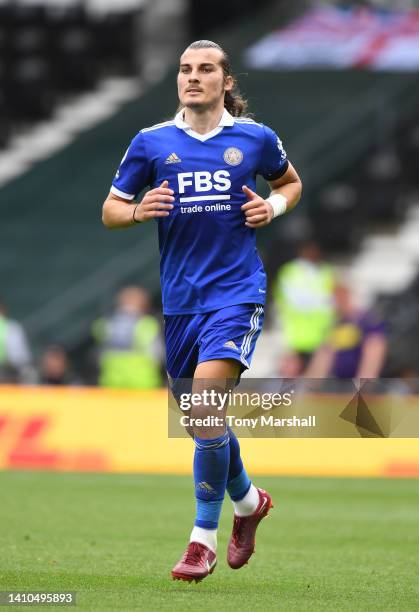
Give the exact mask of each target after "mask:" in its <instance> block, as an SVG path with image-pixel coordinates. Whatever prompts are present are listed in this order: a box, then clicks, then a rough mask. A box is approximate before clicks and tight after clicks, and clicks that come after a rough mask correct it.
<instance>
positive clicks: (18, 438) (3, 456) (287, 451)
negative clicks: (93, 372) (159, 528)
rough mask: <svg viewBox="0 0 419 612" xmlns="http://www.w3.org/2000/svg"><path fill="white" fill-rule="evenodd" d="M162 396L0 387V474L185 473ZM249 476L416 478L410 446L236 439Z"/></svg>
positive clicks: (414, 450) (415, 448) (187, 459)
mask: <svg viewBox="0 0 419 612" xmlns="http://www.w3.org/2000/svg"><path fill="white" fill-rule="evenodd" d="M167 429H168V409H167V391H166V390H156V391H113V390H104V389H96V388H79V387H68V388H58V389H57V388H52V387H14V386H0V468H1V469H49V470H71V471H108V472H146V473H169V474H170V473H173V474H182V473H190V472H191V464H192V456H193V445H192V441H191V440H190V439H189V438H169V437H168V433H167ZM240 444H241V448H242V455H243V458H244V460H245V462H246V466H247V469H248V471H249V473H250V474H258V473H259V474H278V475H279V474H289V475H295V474H301V475H333V476H416V477H419V441H418V440H417V439H409V438H404V439H397V438H393V439H365V438H364V439H361V438H360V439H356V438H346V439H333V438H329V439H325V438H317V439H315V438H304V439H299V438H292V439H286V438H281V439H269V438H265V439H254V438H242V439H241V440H240Z"/></svg>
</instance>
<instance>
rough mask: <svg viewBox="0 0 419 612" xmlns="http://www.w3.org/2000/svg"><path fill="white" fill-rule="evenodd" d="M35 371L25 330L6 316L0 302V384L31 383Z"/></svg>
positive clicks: (5, 309)
mask: <svg viewBox="0 0 419 612" xmlns="http://www.w3.org/2000/svg"><path fill="white" fill-rule="evenodd" d="M34 375H35V371H34V368H33V366H32V355H31V351H30V348H29V344H28V340H27V337H26V333H25V330H24V329H23V327H22V325H21V324H20V323H18V322H17V321H14V320H13V319H9V318H8V316H7V308H6V305H5V304H4V302H2V301H1V300H0V382H1V383H32V382H34Z"/></svg>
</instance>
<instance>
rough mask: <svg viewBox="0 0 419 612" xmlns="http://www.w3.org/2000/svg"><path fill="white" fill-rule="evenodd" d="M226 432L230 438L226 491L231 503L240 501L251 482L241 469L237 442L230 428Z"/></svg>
mask: <svg viewBox="0 0 419 612" xmlns="http://www.w3.org/2000/svg"><path fill="white" fill-rule="evenodd" d="M227 430H228V434H229V436H230V444H229V446H230V467H229V470H228V479H227V491H228V494H229V495H230V497H231V499H232V500H233V501H240V500H241V499H243V497H244V496H245V495H246V493H247V492H248V490H249V489H250V485H251V481H250V478H249V476H248V475H247V472H246V470H245V469H244V467H243V461H242V460H241V457H240V444H239V441H238V440H237V437H236V435H235V433H234V432H233V430H232V429H230V427H228V428H227Z"/></svg>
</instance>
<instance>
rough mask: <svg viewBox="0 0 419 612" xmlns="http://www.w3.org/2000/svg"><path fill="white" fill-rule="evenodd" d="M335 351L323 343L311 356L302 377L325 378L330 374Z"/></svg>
mask: <svg viewBox="0 0 419 612" xmlns="http://www.w3.org/2000/svg"><path fill="white" fill-rule="evenodd" d="M334 358H335V352H334V350H333V349H332V347H331V346H329V345H328V344H324V345H323V346H321V347H320V348H318V349H317V351H316V352H315V353H314V355H313V356H312V357H311V359H310V361H309V364H308V366H307V368H306V370H305V372H304V373H303V377H304V378H326V377H327V376H330V373H331V371H332V367H333V361H334Z"/></svg>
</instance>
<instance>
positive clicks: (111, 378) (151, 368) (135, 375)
mask: <svg viewBox="0 0 419 612" xmlns="http://www.w3.org/2000/svg"><path fill="white" fill-rule="evenodd" d="M108 323H109V322H108V321H107V320H106V319H98V320H97V321H95V323H94V324H93V335H94V337H95V338H96V340H97V341H98V342H99V344H102V346H103V349H102V353H101V355H100V360H99V384H100V385H101V386H102V387H110V388H114V389H152V388H155V387H159V386H160V385H161V374H160V363H159V360H158V359H156V357H155V356H153V354H152V351H151V347H152V345H153V344H154V342H155V341H156V339H157V338H158V335H159V332H160V328H159V324H158V322H157V321H156V319H155V318H154V317H152V316H150V315H145V316H143V317H141V318H140V319H139V320H138V322H137V323H136V324H135V326H134V327H133V333H132V342H131V346H130V347H129V348H127V349H117V348H114V347H112V346H111V345H108V346H107V343H108V340H109V338H108V330H107V327H108Z"/></svg>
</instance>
